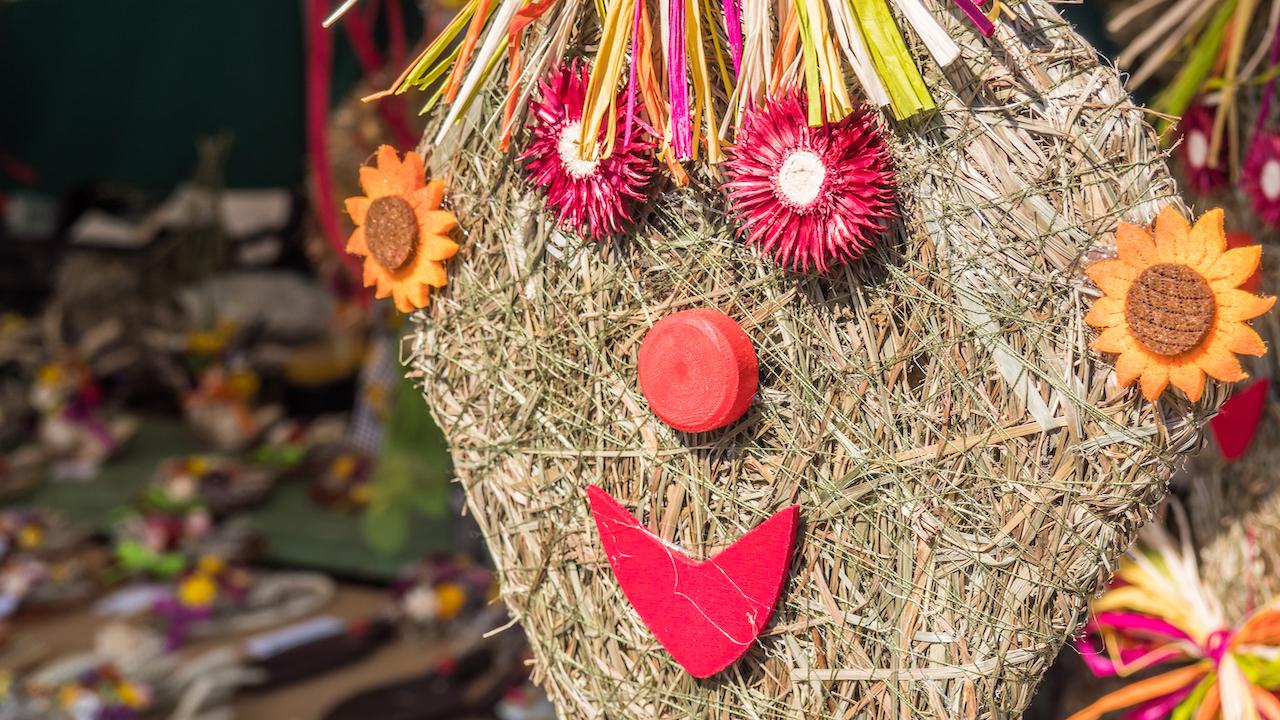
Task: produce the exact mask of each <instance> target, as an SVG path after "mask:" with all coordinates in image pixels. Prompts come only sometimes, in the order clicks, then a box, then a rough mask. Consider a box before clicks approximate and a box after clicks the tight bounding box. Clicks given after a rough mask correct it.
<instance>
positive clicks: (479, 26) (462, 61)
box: [444, 0, 493, 102]
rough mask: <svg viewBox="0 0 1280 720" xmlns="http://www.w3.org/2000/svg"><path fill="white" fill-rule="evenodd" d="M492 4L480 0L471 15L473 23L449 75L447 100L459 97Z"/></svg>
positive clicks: (468, 29)
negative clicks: (468, 62)
mask: <svg viewBox="0 0 1280 720" xmlns="http://www.w3.org/2000/svg"><path fill="white" fill-rule="evenodd" d="M492 4H493V3H492V0H480V6H479V7H477V8H476V14H475V15H473V16H471V25H470V26H469V27H468V28H467V36H466V37H465V38H463V40H462V49H461V51H460V52H459V53H458V60H457V62H455V63H454V65H453V72H452V73H450V75H449V85H448V86H447V87H446V88H445V91H444V99H445V101H446V102H453V101H454V100H457V99H458V90H459V89H461V88H462V76H463V75H464V74H465V73H466V69H467V61H468V60H470V59H471V53H473V52H475V49H476V43H477V42H479V41H480V31H481V30H483V29H484V23H485V21H486V20H488V19H489V6H490V5H492Z"/></svg>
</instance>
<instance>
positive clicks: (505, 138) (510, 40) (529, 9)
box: [499, 0, 556, 152]
mask: <svg viewBox="0 0 1280 720" xmlns="http://www.w3.org/2000/svg"><path fill="white" fill-rule="evenodd" d="M555 3H556V0H539V1H538V2H533V3H530V4H528V5H525V6H524V7H522V8H520V10H519V12H517V13H516V18H515V20H513V21H512V22H511V28H510V29H509V30H507V106H506V109H505V110H504V111H503V117H502V142H501V143H500V144H499V148H500V149H501V150H502V151H503V152H506V151H507V148H509V147H511V132H512V130H513V127H512V125H513V124H514V122H515V115H516V107H517V106H519V104H520V73H521V72H522V70H523V69H524V67H523V66H524V61H523V58H522V57H521V53H520V45H521V43H522V42H523V41H524V31H525V28H527V27H528V26H529V24H530V23H532V22H533V21H534V20H537V19H538V18H540V17H542V15H543V13H545V12H546V11H548V10H550V9H551V6H552V5H555Z"/></svg>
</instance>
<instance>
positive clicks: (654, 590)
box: [587, 485, 800, 678]
mask: <svg viewBox="0 0 1280 720" xmlns="http://www.w3.org/2000/svg"><path fill="white" fill-rule="evenodd" d="M587 497H588V499H589V500H590V503H591V514H592V516H593V517H595V521H596V529H597V530H598V531H599V532H600V543H601V544H602V545H603V546H604V552H605V555H606V556H607V557H608V558H609V565H610V566H611V567H613V574H614V575H615V576H616V577H617V578H618V584H619V585H620V586H621V587H622V592H623V593H624V594H625V595H626V596H627V599H628V600H630V601H631V606H632V607H634V608H635V609H636V612H637V613H639V615H640V619H641V620H643V621H644V624H645V626H646V627H648V628H649V631H650V632H652V633H653V636H654V637H655V638H657V639H658V642H660V643H662V646H663V647H664V648H666V649H667V652H669V653H671V657H673V658H675V660H676V662H678V663H680V666H681V667H683V668H684V669H685V670H687V671H689V674H690V675H693V676H694V677H699V678H705V677H710V676H712V675H714V674H716V673H718V672H720V671H721V670H723V669H724V668H726V667H728V666H729V665H730V664H732V663H733V662H734V661H735V660H737V659H738V658H739V657H742V654H743V653H745V652H746V651H747V649H748V648H750V647H751V645H752V644H753V643H754V642H755V640H756V638H757V637H759V635H760V631H761V630H763V629H764V627H765V625H766V624H767V623H768V622H769V616H770V615H772V614H773V609H774V606H775V605H777V603H778V597H779V595H781V593H782V583H783V581H784V580H785V579H786V575H787V569H788V567H789V566H790V565H791V552H792V548H793V546H794V544H795V535H796V526H797V525H798V524H799V517H800V509H799V507H798V506H796V505H792V506H791V507H788V508H784V509H783V510H780V511H778V512H777V513H775V514H774V515H773V516H772V517H770V518H769V519H768V520H765V521H764V522H762V523H760V524H759V525H757V526H756V527H754V528H752V530H751V531H750V532H748V533H747V534H746V535H743V536H742V537H741V538H739V539H738V541H737V542H735V543H734V544H732V545H730V546H729V547H727V548H725V549H724V550H722V551H720V552H719V553H717V554H716V555H714V556H712V557H711V558H709V559H707V560H705V561H703V562H695V561H693V560H691V559H690V558H689V557H688V556H687V555H685V554H684V553H682V552H680V551H679V550H677V549H676V548H674V547H672V546H671V545H669V544H667V543H666V542H664V541H663V540H662V539H661V538H659V537H658V536H657V535H654V534H653V533H652V532H650V531H649V530H648V529H647V528H645V527H644V526H643V525H641V524H640V521H639V520H637V519H636V518H635V517H634V516H633V515H632V514H631V513H629V512H627V511H626V510H625V509H624V508H623V507H622V506H621V505H619V504H618V502H617V501H616V500H614V499H613V498H612V497H611V496H610V495H609V494H608V493H606V492H605V491H604V490H601V489H600V488H599V487H596V486H595V485H591V486H589V487H587Z"/></svg>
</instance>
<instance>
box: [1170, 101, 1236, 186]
mask: <svg viewBox="0 0 1280 720" xmlns="http://www.w3.org/2000/svg"><path fill="white" fill-rule="evenodd" d="M1213 116H1214V113H1213V110H1211V109H1210V108H1208V107H1207V106H1205V105H1193V106H1191V107H1190V108H1188V109H1187V112H1186V114H1184V115H1183V116H1182V120H1180V121H1179V123H1178V134H1179V135H1180V136H1181V138H1182V143H1181V145H1179V146H1178V147H1179V154H1180V156H1181V159H1182V169H1183V174H1184V175H1185V177H1186V180H1187V186H1188V187H1190V188H1191V189H1192V190H1193V191H1195V192H1198V193H1201V194H1204V193H1211V192H1213V191H1215V190H1217V189H1219V188H1221V187H1222V186H1223V185H1225V184H1226V182H1227V172H1226V167H1227V157H1226V153H1225V152H1221V151H1220V152H1219V153H1218V154H1217V155H1216V156H1215V155H1212V154H1210V148H1211V147H1212V145H1213Z"/></svg>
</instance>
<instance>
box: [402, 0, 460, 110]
mask: <svg viewBox="0 0 1280 720" xmlns="http://www.w3.org/2000/svg"><path fill="white" fill-rule="evenodd" d="M478 2H479V0H471V2H469V3H467V4H466V6H465V7H463V8H462V10H461V11H460V12H459V13H458V14H457V15H455V16H454V18H453V20H452V21H451V22H450V23H449V25H448V26H447V27H445V29H444V32H442V33H440V36H439V37H437V38H436V39H435V40H433V41H432V42H431V47H429V48H427V51H426V52H425V53H424V54H423V55H422V58H421V59H420V60H418V64H417V65H414V66H413V70H411V71H410V72H409V76H408V77H406V78H405V81H404V82H403V83H401V84H400V87H398V88H396V94H397V95H399V94H401V93H403V92H405V91H407V90H408V89H409V88H410V87H417V88H419V89H421V90H425V89H427V87H429V86H430V85H431V83H433V82H435V79H436V78H438V77H439V76H440V74H439V72H437V70H436V69H432V70H430V71H428V70H427V68H429V67H431V66H432V65H433V64H434V63H435V61H436V60H437V59H438V58H439V57H440V55H441V54H442V53H444V50H445V48H447V47H449V45H450V44H452V43H453V40H454V38H456V37H457V36H458V33H460V32H462V28H464V27H466V25H467V22H468V21H470V20H471V16H472V15H473V14H475V11H476V5H477V4H478ZM458 49H459V48H458V47H455V48H454V50H453V53H452V54H450V56H449V57H450V60H448V61H447V62H446V63H445V65H446V66H448V65H452V64H453V60H452V59H453V58H456V57H458ZM424 73H426V74H427V75H429V76H430V79H428V80H424V79H423V74H424Z"/></svg>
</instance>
